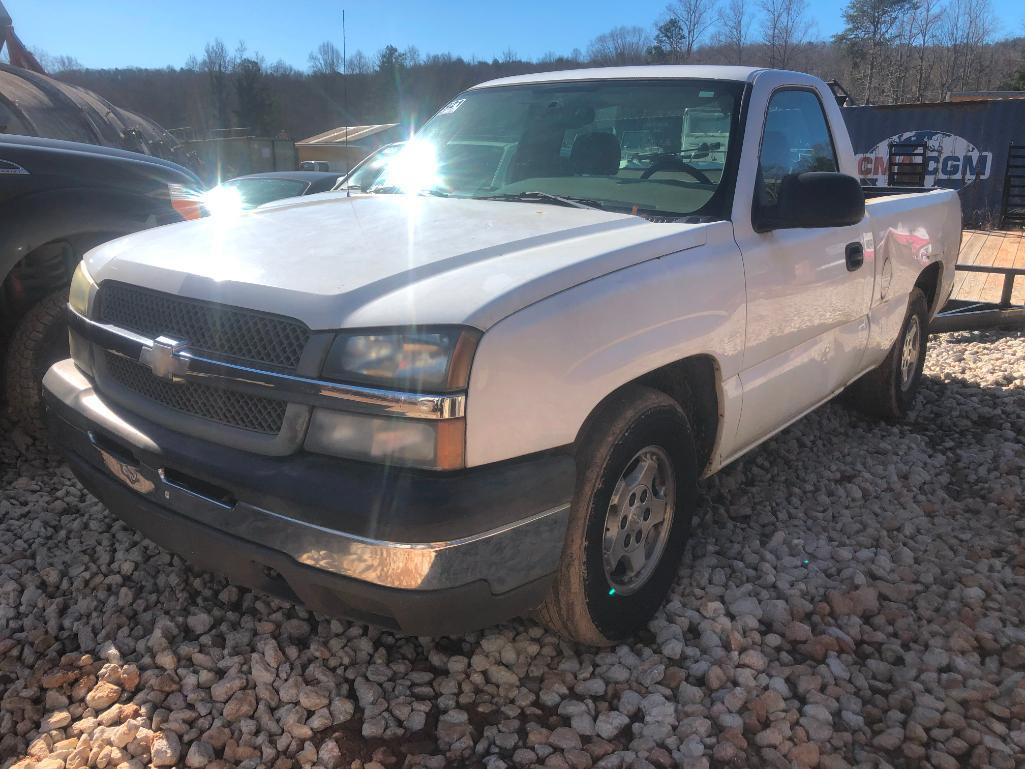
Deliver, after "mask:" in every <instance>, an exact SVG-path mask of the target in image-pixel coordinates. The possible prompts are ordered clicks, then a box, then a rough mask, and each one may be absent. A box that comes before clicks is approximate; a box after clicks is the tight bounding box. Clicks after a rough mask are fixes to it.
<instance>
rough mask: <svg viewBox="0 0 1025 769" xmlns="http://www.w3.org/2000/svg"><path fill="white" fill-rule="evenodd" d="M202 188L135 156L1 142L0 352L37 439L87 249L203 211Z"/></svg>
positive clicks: (20, 413)
mask: <svg viewBox="0 0 1025 769" xmlns="http://www.w3.org/2000/svg"><path fill="white" fill-rule="evenodd" d="M202 189H203V184H202V182H200V180H199V178H198V177H197V176H196V175H195V174H193V173H192V172H191V171H189V170H188V169H186V168H183V167H182V166H179V165H177V164H175V163H171V162H169V161H166V160H161V159H159V158H155V157H152V156H150V155H142V154H138V153H135V152H126V151H124V150H118V149H111V148H109V147H100V146H94V145H91V144H79V143H76V142H68V141H58V140H54V139H39V138H35V137H28V136H11V135H6V134H0V279H2V288H0V344H3V345H4V346H6V367H5V380H6V390H7V403H8V406H9V408H10V410H11V412H12V414H13V416H14V417H15V418H16V419H17V420H18V421H19V422H20V423H21V425H22V426H23V428H24V429H25V431H26V432H28V433H30V434H35V435H38V434H39V433H40V432H41V431H42V427H43V422H42V401H41V385H40V381H41V380H42V377H43V374H44V373H45V372H46V369H47V368H49V366H50V364H52V363H53V362H54V361H56V360H60V359H61V358H65V357H67V355H68V336H67V331H66V327H65V323H64V312H65V305H66V303H67V294H68V283H69V281H70V280H71V275H72V273H73V272H74V269H75V266H76V265H77V264H78V262H79V260H80V259H81V258H82V255H83V254H84V253H85V252H86V251H88V250H89V249H90V248H92V247H93V246H96V245H99V244H100V243H103V242H105V241H108V240H111V239H113V238H116V237H119V236H121V235H127V234H129V233H132V232H137V231H138V230H143V229H146V228H148V227H155V226H159V225H161V224H169V223H171V222H177V221H181V220H182V219H187V218H193V217H195V216H198V215H199V213H200V209H199V195H200V192H201V190H202Z"/></svg>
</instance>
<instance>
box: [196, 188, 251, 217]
mask: <svg viewBox="0 0 1025 769" xmlns="http://www.w3.org/2000/svg"><path fill="white" fill-rule="evenodd" d="M203 205H204V206H205V207H206V210H207V211H209V212H210V215H211V216H225V217H228V216H238V215H239V214H241V213H242V195H241V194H240V193H239V191H238V190H237V189H236V188H235V187H225V186H224V185H219V186H217V187H214V188H213V189H212V190H210V191H209V192H207V193H206V194H205V195H204V196H203Z"/></svg>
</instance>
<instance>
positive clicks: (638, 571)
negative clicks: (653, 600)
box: [602, 446, 676, 595]
mask: <svg viewBox="0 0 1025 769" xmlns="http://www.w3.org/2000/svg"><path fill="white" fill-rule="evenodd" d="M675 499H676V475H675V473H674V472H673V466H672V463H671V462H670V461H669V456H668V455H667V454H666V452H665V450H664V449H662V448H661V447H659V446H645V447H644V448H643V449H641V450H640V451H638V452H637V453H636V454H634V456H633V458H632V459H631V460H630V461H629V462H628V463H627V464H626V467H625V469H624V470H623V472H622V474H621V475H620V476H619V480H618V481H617V482H616V485H615V487H614V488H613V490H612V498H611V499H610V500H609V508H608V512H607V513H606V516H605V530H604V535H603V540H602V565H603V567H604V570H605V578H606V579H607V580H608V582H609V585H611V586H612V593H610V595H611V594H613V593H614V594H618V595H629V594H631V593H635V592H637V591H638V590H640V589H641V587H642V586H643V585H644V584H645V583H646V582H647V581H648V580H649V579H650V578H651V575H652V574H653V573H654V572H655V569H656V568H657V567H658V563H659V561H660V560H661V558H662V553H663V551H664V550H665V547H666V543H667V542H668V540H669V531H670V529H671V528H672V524H673V513H674V512H675V509H674V508H675V502H674V500H675Z"/></svg>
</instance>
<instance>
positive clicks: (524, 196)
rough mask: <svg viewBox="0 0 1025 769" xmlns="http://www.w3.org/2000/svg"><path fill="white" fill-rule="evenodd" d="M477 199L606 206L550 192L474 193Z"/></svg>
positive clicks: (601, 207) (570, 205)
mask: <svg viewBox="0 0 1025 769" xmlns="http://www.w3.org/2000/svg"><path fill="white" fill-rule="evenodd" d="M473 197H474V199H475V200H512V201H515V202H521V203H551V204H552V205H555V206H566V207H568V208H591V209H597V210H599V211H600V210H602V209H603V208H604V206H602V204H601V203H599V202H598V201H597V200H588V199H586V198H571V197H566V196H564V195H552V194H551V193H549V192H538V191H533V192H504V193H501V194H498V195H474V196H473Z"/></svg>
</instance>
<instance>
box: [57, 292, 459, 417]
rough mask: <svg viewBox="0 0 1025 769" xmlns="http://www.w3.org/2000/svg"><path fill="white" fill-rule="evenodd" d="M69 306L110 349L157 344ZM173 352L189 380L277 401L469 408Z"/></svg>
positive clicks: (80, 324) (389, 409)
mask: <svg viewBox="0 0 1025 769" xmlns="http://www.w3.org/2000/svg"><path fill="white" fill-rule="evenodd" d="M67 311H68V326H69V327H70V328H71V329H72V330H74V331H75V332H76V333H78V334H79V335H80V336H82V337H83V338H84V339H86V340H88V341H89V342H92V343H93V344H95V345H98V346H99V347H101V348H103V349H105V350H107V351H109V352H112V353H115V354H117V355H122V356H124V357H125V358H129V359H130V360H133V361H140V358H141V357H142V356H143V351H144V350H150V349H152V348H153V347H154V340H152V339H148V338H146V337H144V336H140V335H139V334H135V333H133V332H131V331H127V330H125V329H122V328H118V327H116V326H112V325H109V324H106V323H99V322H97V321H94V320H90V319H89V318H86V317H85V316H83V315H80V314H79V313H77V312H76V311H75V310H74V309H72V308H71V307H70V306H68V308H67ZM171 354H172V355H173V357H174V358H176V359H178V360H180V361H181V362H182V363H184V364H187V367H185V368H187V370H185V371H184V372H183V373H181V375H180V378H181V379H182V380H184V381H185V382H199V383H203V384H208V385H212V386H216V387H222V388H224V389H228V390H234V391H237V392H242V393H248V394H251V395H258V396H261V397H264V398H271V399H273V400H283V401H288V402H289V403H301V404H304V405H307V406H317V407H320V408H329V409H335V410H338V411H360V412H365V413H371V414H383V415H391V416H402V417H409V418H414V419H455V418H459V417H462V416H464V415H465V413H466V395H465V394H463V393H456V394H441V393H438V394H435V393H412V392H401V391H397V390H384V389H380V388H376V387H361V386H357V385H347V384H340V383H338V382H328V381H325V380H321V379H310V378H307V377H300V376H295V375H292V374H284V373H280V372H276V371H265V370H262V369H257V368H251V367H249V366H242V365H238V364H235V363H227V362H225V361H219V360H213V359H211V358H206V357H203V356H200V355H195V354H193V353H190V352H189V351H188V350H181V351H175V352H173V353H171Z"/></svg>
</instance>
